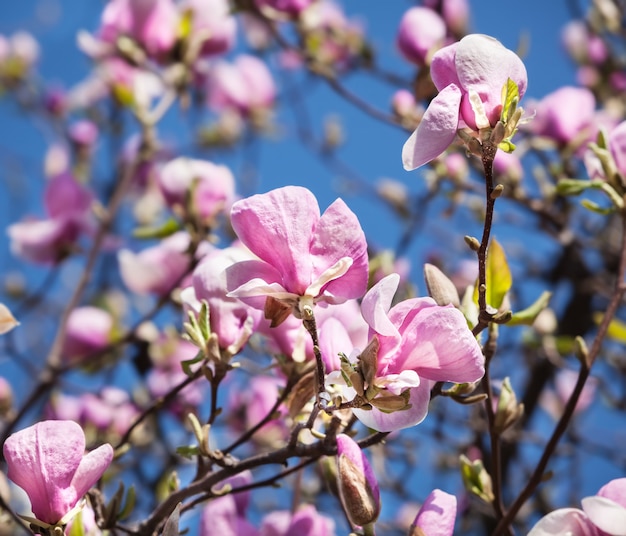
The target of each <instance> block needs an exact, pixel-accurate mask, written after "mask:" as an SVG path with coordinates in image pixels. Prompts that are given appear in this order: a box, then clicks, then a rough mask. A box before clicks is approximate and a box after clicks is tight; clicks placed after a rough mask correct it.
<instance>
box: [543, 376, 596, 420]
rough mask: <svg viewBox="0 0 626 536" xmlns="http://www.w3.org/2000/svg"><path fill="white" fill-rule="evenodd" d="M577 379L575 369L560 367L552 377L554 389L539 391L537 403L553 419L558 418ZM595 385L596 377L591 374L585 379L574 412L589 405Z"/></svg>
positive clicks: (593, 396) (576, 412)
mask: <svg viewBox="0 0 626 536" xmlns="http://www.w3.org/2000/svg"><path fill="white" fill-rule="evenodd" d="M577 381H578V373H577V372H576V371H574V370H570V369H561V370H559V371H558V372H557V373H556V376H555V378H554V391H552V390H544V391H543V392H542V393H541V397H540V399H539V403H540V405H541V407H542V408H543V409H544V410H545V411H546V412H547V413H548V414H549V415H550V416H551V417H552V418H553V419H554V420H558V419H559V418H560V417H561V415H562V413H563V409H564V408H565V404H567V402H568V400H569V399H570V396H571V395H572V392H573V391H574V387H575V385H576V382H577ZM597 386H598V380H597V378H594V377H593V376H591V377H589V378H588V379H587V382H586V383H585V386H584V387H583V390H582V392H581V393H580V397H579V398H578V403H577V404H576V408H575V409H574V414H578V413H581V412H582V411H584V410H586V409H587V408H588V407H589V406H590V405H591V403H592V402H593V400H594V398H595V395H596V388H597Z"/></svg>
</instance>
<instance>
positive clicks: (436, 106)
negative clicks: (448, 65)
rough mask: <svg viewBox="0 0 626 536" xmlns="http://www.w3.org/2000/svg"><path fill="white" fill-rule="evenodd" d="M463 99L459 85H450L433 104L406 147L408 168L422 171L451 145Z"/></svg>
mask: <svg viewBox="0 0 626 536" xmlns="http://www.w3.org/2000/svg"><path fill="white" fill-rule="evenodd" d="M461 96H462V94H461V90H460V89H459V88H458V86H456V85H455V84H450V85H449V86H446V87H445V88H444V89H443V90H441V91H440V92H439V94H438V95H437V96H436V97H435V98H434V99H433V100H432V101H431V103H430V105H429V106H428V108H427V109H426V112H425V113H424V116H423V117H422V121H421V123H420V124H419V126H418V127H417V129H416V130H415V131H414V132H413V134H411V136H410V137H409V139H408V140H407V141H406V143H405V144H404V147H403V148H402V163H403V165H404V169H406V170H407V171H410V170H412V169H415V168H418V167H420V166H422V165H424V164H426V163H427V162H430V161H431V160H433V159H434V158H437V157H438V156H439V155H440V154H441V153H443V152H444V151H445V150H446V149H447V148H448V147H449V146H450V144H451V143H452V141H453V140H454V137H455V136H456V131H457V129H458V126H459V108H460V105H461Z"/></svg>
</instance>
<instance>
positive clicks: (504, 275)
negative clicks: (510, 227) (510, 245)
mask: <svg viewBox="0 0 626 536" xmlns="http://www.w3.org/2000/svg"><path fill="white" fill-rule="evenodd" d="M486 268H487V274H486V275H487V295H486V298H487V305H490V306H491V307H493V308H494V309H499V308H500V306H501V305H502V302H503V301H504V297H505V296H506V293H507V292H508V291H509V289H510V288H511V285H512V284H513V276H512V275H511V270H510V269H509V264H508V263H507V261H506V255H505V254H504V249H502V246H501V245H500V243H499V242H498V241H497V240H495V239H494V240H493V241H492V242H491V245H490V246H489V250H488V251H487V267H486ZM474 303H478V284H476V287H475V288H474Z"/></svg>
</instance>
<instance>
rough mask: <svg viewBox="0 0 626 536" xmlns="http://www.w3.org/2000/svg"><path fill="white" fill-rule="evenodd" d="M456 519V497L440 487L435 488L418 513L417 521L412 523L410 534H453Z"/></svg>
mask: <svg viewBox="0 0 626 536" xmlns="http://www.w3.org/2000/svg"><path fill="white" fill-rule="evenodd" d="M455 521H456V497H455V496H454V495H450V494H449V493H446V492H445V491H441V490H440V489H435V490H433V491H432V492H431V493H430V495H429V496H428V497H427V498H426V500H425V501H424V504H423V505H422V507H421V508H420V510H419V512H418V513H417V516H416V517H415V521H413V524H412V525H411V530H410V531H409V536H418V535H420V534H425V535H428V536H431V535H432V536H452V534H453V533H454V523H455ZM417 529H419V530H417ZM420 531H421V532H420Z"/></svg>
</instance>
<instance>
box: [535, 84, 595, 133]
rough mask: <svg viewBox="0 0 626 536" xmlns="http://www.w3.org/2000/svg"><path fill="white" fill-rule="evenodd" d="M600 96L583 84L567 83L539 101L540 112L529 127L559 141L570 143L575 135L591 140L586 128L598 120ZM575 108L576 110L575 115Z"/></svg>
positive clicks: (537, 111)
mask: <svg viewBox="0 0 626 536" xmlns="http://www.w3.org/2000/svg"><path fill="white" fill-rule="evenodd" d="M595 108H596V99H595V97H594V96H593V93H592V92H591V91H590V90H588V89H586V88H582V87H573V86H565V87H562V88H559V89H557V90H556V91H553V92H552V93H550V94H548V95H546V96H545V97H544V98H543V99H541V101H539V102H538V103H537V108H536V115H535V118H534V119H533V121H531V122H530V123H529V124H528V128H527V130H530V131H531V132H532V133H533V134H536V135H538V136H545V137H547V138H550V139H553V140H554V141H556V142H557V143H563V144H567V143H569V142H571V141H572V140H574V139H575V138H580V137H581V135H582V136H584V137H583V139H581V140H580V141H581V142H582V141H584V140H585V139H589V137H590V134H591V135H592V134H593V133H589V132H587V133H585V132H584V130H585V129H586V128H588V127H589V125H590V123H591V122H592V121H593V119H594V115H595ZM572 110H576V113H575V114H573V113H572Z"/></svg>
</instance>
